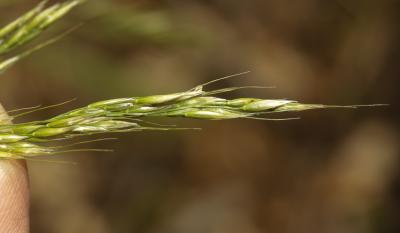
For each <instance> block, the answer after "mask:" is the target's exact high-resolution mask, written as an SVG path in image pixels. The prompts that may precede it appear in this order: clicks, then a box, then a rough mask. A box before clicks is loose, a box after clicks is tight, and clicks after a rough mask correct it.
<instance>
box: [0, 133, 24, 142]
mask: <svg viewBox="0 0 400 233" xmlns="http://www.w3.org/2000/svg"><path fill="white" fill-rule="evenodd" d="M26 138H28V137H27V136H21V135H16V134H0V143H11V142H18V141H21V140H24V139H26Z"/></svg>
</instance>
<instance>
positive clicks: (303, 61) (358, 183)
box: [0, 0, 400, 233]
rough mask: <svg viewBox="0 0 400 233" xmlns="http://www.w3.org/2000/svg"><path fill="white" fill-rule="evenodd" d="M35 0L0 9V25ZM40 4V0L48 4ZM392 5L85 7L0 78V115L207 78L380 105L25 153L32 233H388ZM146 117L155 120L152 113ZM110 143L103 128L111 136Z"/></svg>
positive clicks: (397, 203) (396, 213)
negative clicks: (49, 153)
mask: <svg viewBox="0 0 400 233" xmlns="http://www.w3.org/2000/svg"><path fill="white" fill-rule="evenodd" d="M36 2H37V1H27V0H25V1H23V0H19V1H7V0H2V1H1V3H0V11H1V15H0V22H1V24H5V23H6V22H8V21H10V20H11V19H13V18H15V17H17V16H18V15H20V14H21V13H22V12H24V11H26V10H28V9H30V8H31V7H32V6H34V5H35V3H36ZM53 2H54V1H53ZM399 3H400V2H399V1H395V0H393V1H391V0H349V1H344V0H333V1H324V0H301V1H288V0H247V1H233V0H214V1H212V0H208V1H206V0H204V1H177V0H159V1H150V0H137V1H133V0H131V1H129V0H113V1H111V0H96V1H93V0H92V1H90V2H89V3H86V4H85V5H82V6H81V7H79V8H78V9H76V10H74V11H73V12H72V13H71V14H69V15H68V16H67V17H65V18H64V19H63V20H61V22H59V23H57V25H56V26H54V27H52V28H51V29H50V30H48V31H47V32H46V33H45V34H44V35H42V36H41V37H40V38H39V39H37V40H35V43H40V42H41V41H45V40H46V38H51V37H53V36H54V35H57V34H59V33H60V32H62V31H64V30H66V29H67V28H70V27H72V26H74V25H76V24H78V23H81V22H84V25H83V26H82V27H81V28H80V29H78V30H77V31H74V32H73V33H71V34H69V35H68V36H67V37H65V38H64V39H62V40H61V41H59V42H57V43H56V44H54V45H51V46H50V47H47V48H45V49H43V50H41V51H39V52H37V53H35V54H34V55H32V56H30V57H29V58H27V59H25V60H24V61H22V62H20V63H18V64H17V65H16V66H15V67H13V68H12V69H10V70H9V71H8V72H7V73H6V74H4V75H2V77H1V78H0V79H1V80H0V82H1V84H0V100H1V102H2V103H3V105H4V106H5V107H6V108H8V109H15V108H21V107H27V106H35V105H38V104H44V105H49V104H55V103H60V102H63V101H65V100H69V99H72V98H74V97H77V98H78V99H77V100H76V101H74V102H73V103H70V104H68V105H65V106H61V107H58V108H55V109H49V110H46V111H44V112H40V113H35V114H32V115H30V116H27V117H25V118H24V119H20V121H26V120H34V119H44V118H47V117H50V116H53V115H55V114H58V113H61V112H63V111H66V110H69V109H72V108H74V107H79V106H83V105H85V104H88V103H90V102H93V101H97V100H102V99H109V98H115V97H125V96H141V95H150V94H161V93H170V92H178V91H183V90H187V89H190V88H192V87H193V86H195V85H197V84H199V83H203V82H206V81H209V80H212V79H215V78H218V77H221V76H224V75H230V74H233V73H237V72H242V71H246V70H250V71H252V72H251V73H250V74H248V75H246V76H244V77H242V78H232V79H229V80H226V81H224V82H222V83H220V84H217V85H214V87H215V88H218V87H221V86H238V85H264V86H270V85H274V86H277V88H276V89H268V90H243V91H238V92H236V93H232V94H229V95H228V96H229V97H238V96H254V97H264V98H289V99H295V100H299V101H303V102H307V103H325V104H371V103H388V104H390V107H384V108H364V109H359V110H318V111H311V112H304V113H300V114H296V115H293V114H291V115H290V116H301V118H302V119H301V120H296V121H289V122H268V121H267V122H265V121H256V120H230V121H211V122H204V121H199V120H187V119H168V120H164V119H158V120H159V122H168V123H171V122H172V123H175V124H178V125H180V126H188V127H201V128H203V130H202V131H179V132H138V133H129V134H123V135H117V136H118V138H119V140H118V141H111V142H102V143H100V142H97V143H93V144H92V145H91V146H92V147H95V148H111V149H114V150H115V152H114V153H74V154H68V155H63V156H60V157H58V158H57V160H64V161H65V160H66V161H73V162H77V165H65V164H58V163H46V162H29V169H30V177H31V188H32V211H31V213H32V232H40V233H64V232H65V233H67V232H68V233H78V232H96V233H97V232H98V233H108V232H117V233H119V232H141V233H188V232H191V233H203V232H204V233H205V232H207V233H236V232H238V233H244V232H245V233H261V232H271V233H275V232H276V233H312V232H318V233H337V232H338V233H339V232H340V233H357V232H360V233H361V232H362V233H368V232H393V233H394V232H400V172H399V171H400V170H399V166H400V161H399V149H400V148H399V139H400V135H399V121H398V119H399V118H398V117H399V114H398V113H399V109H398V103H399V98H400V92H399V84H400V79H399V68H398V67H399V59H400V53H399V35H400V28H399V24H398V22H400V14H399V12H400V11H399V10H400V4H399ZM152 120H153V121H158V120H157V119H152ZM111 136H116V135H111Z"/></svg>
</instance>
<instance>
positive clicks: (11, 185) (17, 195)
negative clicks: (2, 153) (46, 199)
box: [0, 160, 29, 233]
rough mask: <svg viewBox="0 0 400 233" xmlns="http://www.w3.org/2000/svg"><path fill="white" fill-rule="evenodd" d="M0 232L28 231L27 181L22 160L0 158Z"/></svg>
mask: <svg viewBox="0 0 400 233" xmlns="http://www.w3.org/2000/svg"><path fill="white" fill-rule="evenodd" d="M0 232H2V233H27V232H29V181H28V173H27V167H26V163H25V161H23V160H0Z"/></svg>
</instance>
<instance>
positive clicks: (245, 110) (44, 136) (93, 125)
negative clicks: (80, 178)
mask: <svg viewBox="0 0 400 233" xmlns="http://www.w3.org/2000/svg"><path fill="white" fill-rule="evenodd" d="M203 88H204V85H199V86H197V87H195V88H193V89H190V90H188V91H185V92H178V93H173V94H165V95H151V96H144V97H127V98H119V99H111V100H104V101H99V102H96V103H92V104H89V105H87V106H86V107H82V108H78V109H74V110H72V111H69V112H66V113H63V114H60V115H58V116H55V117H52V118H50V119H47V120H42V121H34V122H28V123H20V124H14V125H13V124H3V125H0V158H26V157H31V156H37V155H46V154H56V153H58V152H61V151H62V149H60V148H57V147H47V146H45V144H43V143H46V142H49V141H52V140H61V139H70V138H72V137H77V136H84V135H92V134H103V133H115V132H131V131H143V130H179V129H183V128H178V127H171V126H162V125H157V124H155V123H151V122H148V121H146V120H145V119H143V118H146V119H147V118H150V117H182V118H195V119H203V120H227V119H237V118H250V119H260V120H288V119H293V118H284V119H280V118H272V119H271V118H266V117H265V115H266V114H272V113H279V112H298V111H304V110H310V109H322V108H356V107H358V106H354V105H353V106H330V105H321V104H303V103H299V102H297V101H293V100H285V99H258V98H236V99H224V98H219V97H216V96H214V94H215V93H223V92H229V91H234V90H236V89H238V88H225V89H219V90H214V91H204V90H203ZM35 110H38V109H33V110H30V111H29V112H31V111H35ZM20 115H23V114H17V115H15V116H14V117H18V116H20ZM11 118H12V116H11Z"/></svg>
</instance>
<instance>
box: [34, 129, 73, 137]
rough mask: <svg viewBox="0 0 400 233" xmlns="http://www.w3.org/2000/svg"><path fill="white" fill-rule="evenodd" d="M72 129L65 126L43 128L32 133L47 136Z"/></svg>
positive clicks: (36, 135)
mask: <svg viewBox="0 0 400 233" xmlns="http://www.w3.org/2000/svg"><path fill="white" fill-rule="evenodd" d="M69 131H71V127H64V128H41V129H38V130H36V131H35V132H33V133H32V136H33V137H38V138H46V137H53V136H57V135H61V134H65V133H67V132H69Z"/></svg>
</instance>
